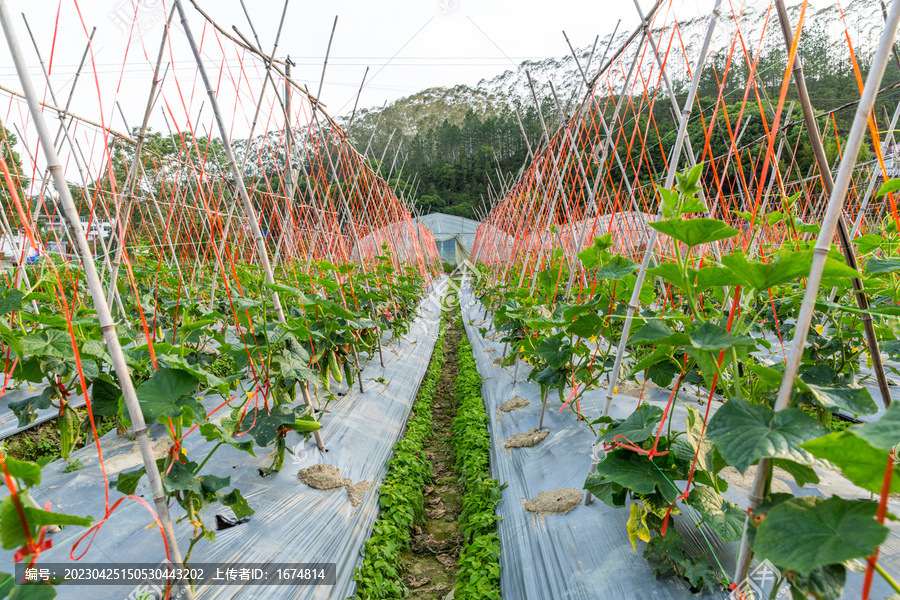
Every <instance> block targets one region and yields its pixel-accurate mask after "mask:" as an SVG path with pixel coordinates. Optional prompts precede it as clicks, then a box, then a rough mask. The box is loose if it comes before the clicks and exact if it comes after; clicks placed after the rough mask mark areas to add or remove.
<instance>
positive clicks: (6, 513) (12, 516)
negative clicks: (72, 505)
mask: <svg viewBox="0 0 900 600" xmlns="http://www.w3.org/2000/svg"><path fill="white" fill-rule="evenodd" d="M18 498H19V501H20V502H21V504H22V512H23V513H24V515H25V522H26V523H27V524H28V528H29V529H30V533H31V535H32V538H35V537H37V532H38V530H39V529H40V528H41V527H44V526H46V525H81V526H83V527H87V526H89V525H90V524H91V522H92V521H93V517H86V518H85V517H76V516H74V515H64V514H62V513H56V512H50V511H47V510H41V509H40V508H38V507H37V505H36V504H35V503H34V501H33V500H32V499H31V498H29V497H28V496H27V495H23V494H19V495H18ZM0 522H2V523H3V527H2V528H0V542H2V545H3V548H4V549H5V550H15V549H17V548H21V547H22V546H24V545H25V544H27V543H28V538H27V536H26V533H25V530H24V529H23V528H22V521H21V519H20V517H19V511H18V510H17V509H16V505H15V503H14V502H13V498H12V496H7V497H6V498H4V499H3V500H0Z"/></svg>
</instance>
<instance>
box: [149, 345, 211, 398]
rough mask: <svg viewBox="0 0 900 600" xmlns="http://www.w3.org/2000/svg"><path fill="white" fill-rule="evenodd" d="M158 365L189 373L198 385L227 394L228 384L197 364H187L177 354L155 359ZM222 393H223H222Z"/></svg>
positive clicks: (164, 355)
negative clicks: (201, 384)
mask: <svg viewBox="0 0 900 600" xmlns="http://www.w3.org/2000/svg"><path fill="white" fill-rule="evenodd" d="M157 360H158V361H159V364H161V365H163V366H164V367H169V368H171V369H178V370H181V371H184V372H186V373H190V374H191V375H193V376H194V377H196V378H197V380H198V381H199V382H200V383H203V384H204V385H205V386H206V387H208V388H214V389H217V390H218V391H219V392H220V393H222V395H223V396H224V395H225V394H227V393H228V382H227V381H225V380H224V379H222V378H221V377H218V376H216V375H214V374H212V373H210V372H209V371H207V370H206V369H202V368H201V367H200V366H199V365H197V364H191V363H189V362H188V361H187V360H186V359H185V358H183V357H182V356H179V355H177V354H163V355H161V356H159V357H158V358H157ZM223 392H224V393H223Z"/></svg>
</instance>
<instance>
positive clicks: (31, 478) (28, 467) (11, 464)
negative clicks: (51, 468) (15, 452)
mask: <svg viewBox="0 0 900 600" xmlns="http://www.w3.org/2000/svg"><path fill="white" fill-rule="evenodd" d="M6 469H7V470H8V471H9V474H10V475H12V476H13V477H15V478H16V479H19V480H21V481H22V483H24V484H25V487H34V486H36V485H40V484H41V467H40V465H38V464H37V463H33V462H29V461H27V460H19V459H17V458H13V457H12V456H7V457H6Z"/></svg>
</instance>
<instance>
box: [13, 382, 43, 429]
mask: <svg viewBox="0 0 900 600" xmlns="http://www.w3.org/2000/svg"><path fill="white" fill-rule="evenodd" d="M52 395H53V388H50V387H46V388H44V390H43V391H42V392H41V393H40V394H33V395H31V396H28V397H27V398H23V399H22V400H13V401H11V402H10V403H9V409H10V410H11V411H12V412H13V414H14V415H16V417H18V419H19V427H24V426H26V425H31V424H32V423H34V418H35V416H36V413H37V411H39V410H44V409H46V408H50V407H51V406H53V404H52V403H51V398H50V397H51V396H52Z"/></svg>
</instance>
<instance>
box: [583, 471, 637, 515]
mask: <svg viewBox="0 0 900 600" xmlns="http://www.w3.org/2000/svg"><path fill="white" fill-rule="evenodd" d="M584 489H586V490H587V491H589V492H590V493H592V494H593V495H594V496H596V497H597V498H598V499H599V500H600V501H601V502H603V503H604V504H606V505H607V506H611V507H613V508H619V507H622V506H625V496H626V494H627V492H626V490H625V488H623V487H622V486H621V485H619V484H617V483H613V482H612V481H609V480H607V479H604V478H603V476H602V475H598V474H597V473H591V474H590V475H588V477H587V480H585V482H584Z"/></svg>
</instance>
